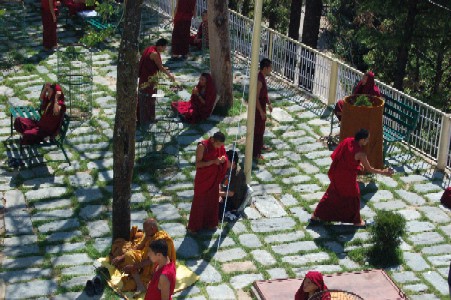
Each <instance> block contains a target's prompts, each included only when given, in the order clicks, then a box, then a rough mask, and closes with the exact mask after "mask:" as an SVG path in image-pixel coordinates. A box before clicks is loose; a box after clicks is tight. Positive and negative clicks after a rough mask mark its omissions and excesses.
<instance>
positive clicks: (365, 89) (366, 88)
mask: <svg viewBox="0 0 451 300" xmlns="http://www.w3.org/2000/svg"><path fill="white" fill-rule="evenodd" d="M365 75H366V76H367V79H366V83H365V84H363V82H362V80H360V81H359V83H358V84H357V86H356V87H355V88H354V91H352V95H371V96H377V97H380V96H381V92H380V91H379V88H378V87H377V86H376V83H375V82H374V73H373V72H367V73H366V74H365ZM343 105H344V100H338V101H337V104H335V108H334V113H335V115H336V116H337V118H338V120H339V121H341V114H339V113H341V112H342V111H343Z"/></svg>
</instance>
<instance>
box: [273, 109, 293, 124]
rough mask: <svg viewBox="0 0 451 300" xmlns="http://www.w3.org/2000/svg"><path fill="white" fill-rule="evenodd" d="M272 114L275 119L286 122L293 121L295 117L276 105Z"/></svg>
mask: <svg viewBox="0 0 451 300" xmlns="http://www.w3.org/2000/svg"><path fill="white" fill-rule="evenodd" d="M271 116H272V118H273V119H274V120H276V121H277V122H279V123H285V122H293V121H294V119H293V117H292V116H291V115H290V114H289V113H287V112H286V111H285V110H283V109H282V108H279V107H275V108H274V109H273V111H272V112H271Z"/></svg>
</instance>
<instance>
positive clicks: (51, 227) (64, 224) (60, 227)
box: [38, 218, 80, 233]
mask: <svg viewBox="0 0 451 300" xmlns="http://www.w3.org/2000/svg"><path fill="white" fill-rule="evenodd" d="M79 226H80V222H78V219H75V218H73V219H67V220H60V221H53V222H49V223H45V224H42V225H41V226H39V227H38V230H39V232H44V233H46V232H55V231H64V230H68V229H72V228H77V227H79Z"/></svg>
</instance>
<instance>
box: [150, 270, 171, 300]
mask: <svg viewBox="0 0 451 300" xmlns="http://www.w3.org/2000/svg"><path fill="white" fill-rule="evenodd" d="M157 267H158V265H157V266H156V267H155V272H154V273H153V275H152V280H151V281H150V282H149V284H148V285H147V292H146V296H145V297H144V300H157V299H158V300H159V299H161V291H160V289H158V283H159V282H160V276H161V275H164V276H166V278H167V279H168V280H169V300H171V299H172V294H174V289H175V283H176V278H175V277H176V269H175V262H172V261H171V262H170V263H168V264H167V265H164V266H163V267H160V268H158V269H157Z"/></svg>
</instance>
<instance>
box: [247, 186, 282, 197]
mask: <svg viewBox="0 0 451 300" xmlns="http://www.w3.org/2000/svg"><path fill="white" fill-rule="evenodd" d="M252 190H253V195H266V194H282V188H281V187H280V186H279V185H278V184H260V185H252Z"/></svg>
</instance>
